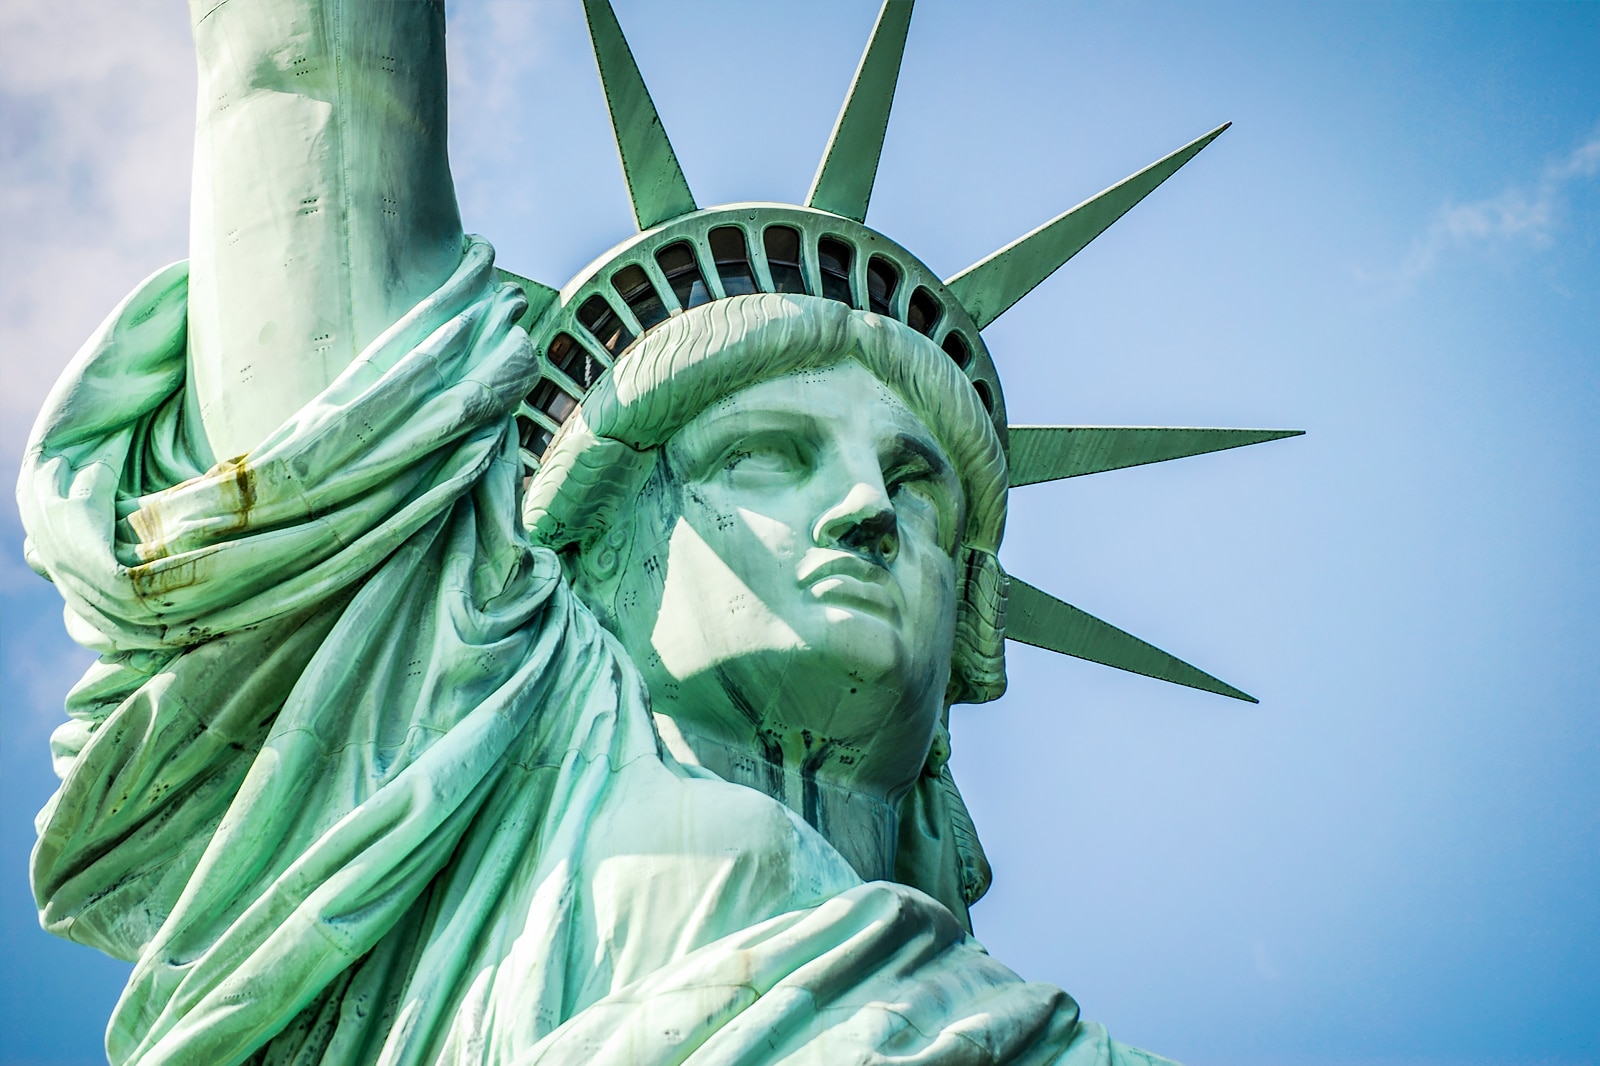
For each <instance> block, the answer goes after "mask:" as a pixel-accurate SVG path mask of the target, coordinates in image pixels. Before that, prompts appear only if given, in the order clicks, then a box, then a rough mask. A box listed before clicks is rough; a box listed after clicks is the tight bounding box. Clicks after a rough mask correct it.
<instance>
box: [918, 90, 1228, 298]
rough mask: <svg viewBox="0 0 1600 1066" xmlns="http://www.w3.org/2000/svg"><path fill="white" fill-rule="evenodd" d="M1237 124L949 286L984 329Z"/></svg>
mask: <svg viewBox="0 0 1600 1066" xmlns="http://www.w3.org/2000/svg"><path fill="white" fill-rule="evenodd" d="M1230 125H1232V123H1228V122H1224V123H1223V124H1222V125H1220V126H1218V127H1217V128H1216V129H1214V130H1212V131H1211V132H1210V133H1208V134H1206V135H1205V136H1203V137H1199V138H1197V139H1195V140H1193V141H1190V142H1189V143H1188V144H1186V145H1184V146H1183V147H1182V148H1179V149H1178V150H1177V151H1176V152H1173V153H1172V154H1171V155H1169V156H1165V157H1164V158H1162V159H1158V160H1157V161H1156V162H1154V163H1151V164H1150V165H1149V166H1147V167H1145V168H1144V169H1143V170H1141V171H1139V172H1138V173H1137V174H1134V175H1132V176H1131V177H1127V178H1124V179H1123V180H1122V181H1120V182H1118V183H1117V184H1115V185H1113V186H1111V188H1109V189H1107V190H1105V191H1104V192H1102V193H1100V194H1099V195H1097V196H1093V197H1091V198H1089V199H1087V200H1085V201H1084V202H1083V203H1081V204H1079V205H1078V206H1077V207H1074V208H1072V209H1071V210H1070V211H1067V212H1065V213H1063V214H1060V215H1057V216H1056V217H1055V218H1053V219H1051V220H1050V221H1049V222H1046V223H1045V224H1044V225H1042V226H1040V227H1039V228H1038V229H1036V230H1034V231H1033V232H1032V233H1028V234H1025V235H1023V236H1021V237H1018V238H1017V239H1016V240H1014V241H1012V242H1011V243H1010V244H1008V245H1006V246H1005V247H1004V248H1001V249H1000V250H999V251H997V252H995V253H993V254H992V255H990V256H988V257H987V258H985V259H983V260H980V261H979V262H977V263H974V264H973V265H972V266H969V267H967V269H965V270H963V271H962V272H961V273H959V274H957V275H956V276H955V277H953V278H950V279H949V280H948V281H946V282H945V284H946V285H947V286H949V288H950V292H951V293H952V294H953V295H954V296H955V298H956V299H957V300H959V301H961V306H962V307H964V308H966V309H967V313H968V314H970V315H971V316H972V320H973V321H974V322H975V323H977V326H978V328H979V329H983V328H984V327H986V326H988V325H989V323H991V322H993V321H994V320H995V319H997V318H999V317H1000V316H1001V315H1003V314H1004V313H1005V312H1006V310H1007V309H1008V308H1010V307H1011V305H1012V304H1014V303H1016V302H1017V301H1018V300H1020V299H1022V298H1023V297H1024V296H1026V295H1028V293H1030V292H1032V291H1033V288H1034V286H1036V285H1038V284H1039V283H1040V282H1041V281H1043V280H1044V279H1045V278H1047V277H1049V276H1050V275H1051V274H1053V273H1055V272H1056V270H1057V269H1058V268H1059V267H1060V266H1061V265H1062V264H1063V263H1065V262H1066V261H1067V260H1068V259H1071V258H1072V257H1073V256H1075V255H1077V254H1078V253H1079V252H1080V251H1082V250H1083V248H1084V246H1085V245H1087V244H1088V243H1089V242H1090V241H1092V240H1094V239H1095V238H1096V237H1098V236H1100V234H1102V233H1104V232H1105V230H1106V228H1107V227H1109V226H1110V225H1111V224H1112V223H1113V222H1115V221H1116V220H1117V219H1119V218H1121V217H1122V216H1123V215H1124V214H1126V213H1127V212H1128V210H1129V209H1130V208H1131V207H1133V205H1134V204H1136V203H1138V202H1139V201H1140V200H1143V199H1144V198H1145V197H1146V196H1148V195H1149V194H1150V193H1151V192H1152V191H1153V190H1154V189H1155V187H1156V186H1157V185H1160V184H1161V183H1162V182H1164V181H1166V180H1167V179H1168V178H1169V177H1171V176H1172V175H1173V174H1174V173H1175V172H1176V171H1177V169H1178V168H1179V167H1181V166H1183V165H1184V164H1185V163H1187V162H1188V161H1189V160H1191V159H1193V158H1194V157H1195V155H1196V154H1197V153H1198V152H1199V151H1200V149H1202V148H1204V147H1205V146H1206V145H1208V144H1210V143H1211V142H1212V141H1214V140H1216V139H1217V137H1218V136H1219V135H1220V134H1221V133H1222V131H1223V130H1225V129H1227V128H1228V127H1229V126H1230Z"/></svg>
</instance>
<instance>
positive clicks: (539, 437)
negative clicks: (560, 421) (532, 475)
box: [517, 415, 555, 459]
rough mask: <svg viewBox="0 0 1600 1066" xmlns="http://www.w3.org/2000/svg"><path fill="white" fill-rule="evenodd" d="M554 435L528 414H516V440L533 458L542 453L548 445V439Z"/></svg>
mask: <svg viewBox="0 0 1600 1066" xmlns="http://www.w3.org/2000/svg"><path fill="white" fill-rule="evenodd" d="M554 437H555V434H554V433H551V432H550V431H549V430H548V429H545V428H544V427H543V426H541V425H540V424H539V423H537V422H535V421H534V420H533V419H531V418H529V417H528V416H526V415H518V416H517V440H518V442H519V443H520V444H521V445H522V447H523V449H524V450H525V451H526V452H527V453H528V454H529V455H531V456H533V457H534V458H535V459H537V458H539V457H540V456H542V455H544V450H545V449H546V448H548V447H550V441H551V440H552V439H554Z"/></svg>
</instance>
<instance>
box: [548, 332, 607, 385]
mask: <svg viewBox="0 0 1600 1066" xmlns="http://www.w3.org/2000/svg"><path fill="white" fill-rule="evenodd" d="M544 357H545V358H546V359H548V360H549V361H550V365H551V366H553V367H555V368H556V369H557V370H559V371H561V372H562V373H563V374H565V375H567V377H569V378H571V379H572V380H573V381H574V382H575V383H577V385H578V387H579V388H583V389H587V388H588V387H589V386H591V385H593V384H594V379H595V378H596V377H598V376H599V375H598V374H596V373H595V361H594V356H592V355H590V354H589V349H587V348H585V347H584V346H583V345H581V344H579V343H578V342H577V341H575V340H573V339H572V334H570V333H557V334H556V337H555V340H553V341H551V342H550V347H549V348H547V349H545V356H544Z"/></svg>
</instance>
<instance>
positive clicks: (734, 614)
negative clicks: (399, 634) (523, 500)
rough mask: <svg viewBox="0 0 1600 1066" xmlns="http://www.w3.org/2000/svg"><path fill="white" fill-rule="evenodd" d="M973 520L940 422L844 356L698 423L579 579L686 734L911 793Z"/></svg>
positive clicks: (946, 654) (937, 699)
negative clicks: (964, 537) (966, 531)
mask: <svg viewBox="0 0 1600 1066" xmlns="http://www.w3.org/2000/svg"><path fill="white" fill-rule="evenodd" d="M963 518H964V501H963V499H962V494H961V489H960V486H959V483H958V480H957V477H956V474H955V472H954V471H953V469H952V467H951V464H950V461H949V459H948V457H947V456H946V455H945V453H944V451H943V449H942V448H941V447H940V446H939V444H938V443H937V441H936V440H935V439H934V437H933V435H932V434H931V433H930V432H929V430H928V428H927V427H926V426H925V425H923V423H922V422H921V420H920V419H918V418H917V416H916V415H915V414H913V413H912V411H911V410H910V409H909V408H908V407H907V406H906V405H905V403H904V402H903V401H901V400H900V398H899V397H898V396H896V395H895V394H894V392H893V391H892V390H890V389H889V388H888V387H887V386H886V385H884V384H883V383H882V382H880V381H879V380H878V379H877V378H875V377H874V376H873V375H872V374H871V373H869V372H868V371H867V370H866V369H865V368H863V367H862V366H860V365H859V364H857V363H854V362H845V363H841V364H838V365H835V366H832V367H828V368H826V369H821V370H813V371H804V372H799V373H795V374H790V375H787V376H785V377H780V378H776V379H773V380H770V381H766V382H762V383H760V384H757V385H753V386H750V387H749V388H746V389H744V390H742V391H740V392H737V393H735V394H733V395H732V396H729V397H727V398H725V399H723V400H721V401H719V402H718V403H716V404H713V405H712V406H711V407H709V408H707V409H706V410H705V411H703V412H701V413H700V414H699V415H698V416H697V417H696V418H695V419H694V420H693V421H691V422H690V423H688V424H687V425H685V426H684V427H683V428H682V429H681V430H679V431H678V433H677V434H676V435H675V436H674V437H673V438H672V439H671V440H670V441H669V442H668V443H667V445H666V447H665V448H664V449H663V451H662V454H661V457H660V460H659V461H658V463H657V466H656V471H655V473H654V475H653V476H652V477H651V479H650V481H649V482H648V484H647V486H646V488H645V489H644V491H643V492H642V493H641V496H640V498H639V500H638V501H637V503H636V506H635V507H634V508H633V509H632V512H631V515H630V517H629V518H628V520H627V522H628V524H627V526H626V528H624V529H618V530H616V531H614V532H613V536H611V537H607V538H603V544H602V547H601V549H600V552H599V553H597V552H595V551H593V550H591V552H590V553H589V554H588V555H586V556H585V558H584V559H583V560H582V565H581V566H580V567H579V574H578V578H577V585H578V588H579V592H580V594H581V595H583V596H584V598H585V599H586V600H587V601H588V602H590V604H591V605H592V606H594V607H595V608H596V610H597V613H599V615H600V616H601V618H602V620H604V621H605V622H606V624H607V626H608V628H610V629H611V630H612V631H613V632H614V633H615V634H616V635H617V636H618V637H619V638H620V639H621V641H622V643H623V644H624V646H625V647H627V649H628V650H629V652H630V653H631V655H632V657H633V658H634V660H635V662H636V663H637V664H638V665H639V667H640V669H641V670H642V671H643V673H644V676H645V679H646V682H647V683H648V685H649V687H650V691H651V697H652V700H653V703H654V707H655V710H656V711H657V712H658V713H662V714H666V715H668V716H670V717H671V718H673V719H674V721H676V722H677V723H678V724H679V726H680V727H681V728H682V729H683V730H684V732H685V733H686V734H689V735H690V736H700V737H706V738H709V739H711V740H714V741H715V742H717V743H719V744H723V745H728V746H732V747H735V748H740V749H746V750H748V751H749V752H750V753H751V755H752V756H753V757H755V758H759V759H762V760H765V761H766V762H768V763H772V764H775V765H780V766H782V767H784V768H788V769H801V770H804V771H806V772H807V773H812V774H816V775H818V776H819V777H823V778H827V779H831V780H833V781H835V782H836V783H839V784H842V785H844V786H846V787H849V788H852V789H856V790H859V791H863V792H867V793H870V794H874V795H878V796H881V797H885V798H889V799H895V798H898V795H899V794H900V793H901V792H903V790H904V789H905V788H906V787H908V786H909V785H910V783H911V782H912V781H913V780H915V778H916V775H917V773H918V772H919V771H920V769H921V766H922V763H923V760H924V758H925V756H926V753H927V750H928V745H929V743H930V742H931V738H932V734H933V729H934V726H935V723H936V722H937V720H938V717H939V714H940V712H941V710H942V707H943V702H942V701H943V696H944V692H945V686H946V682H947V681H948V678H949V675H950V650H951V642H952V638H953V631H954V624H955V611H956V595H957V583H956V565H955V561H954V553H955V550H956V545H957V544H958V543H959V541H960V536H961V528H962V521H963ZM601 554H604V555H606V556H607V557H606V558H605V559H603V560H602V559H601V558H599V555H601Z"/></svg>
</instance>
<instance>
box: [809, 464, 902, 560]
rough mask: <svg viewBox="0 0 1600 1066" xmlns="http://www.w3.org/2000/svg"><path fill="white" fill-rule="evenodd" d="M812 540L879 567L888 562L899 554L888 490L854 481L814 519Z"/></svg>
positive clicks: (894, 519) (895, 524)
mask: <svg viewBox="0 0 1600 1066" xmlns="http://www.w3.org/2000/svg"><path fill="white" fill-rule="evenodd" d="M812 540H814V541H815V542H816V544H817V545H818V547H823V548H839V549H841V550H843V551H847V552H852V553H854V554H856V555H860V556H862V557H863V558H867V559H871V560H872V561H873V562H875V563H878V564H879V565H882V566H890V565H892V564H893V563H894V560H895V557H896V556H898V555H899V554H900V523H899V520H898V519H896V518H895V513H894V504H893V503H892V502H891V501H890V500H889V494H888V492H887V491H886V490H885V489H884V487H883V486H882V485H881V484H878V485H871V484H867V483H866V482H860V483H858V484H857V485H856V486H855V487H854V488H852V489H851V490H850V492H849V493H848V494H847V495H846V496H845V498H844V499H842V500H840V501H839V503H838V504H837V505H835V506H834V507H831V508H829V509H828V510H827V511H826V512H824V513H823V514H822V516H821V517H819V518H818V519H817V525H816V528H815V529H814V530H813V531H812Z"/></svg>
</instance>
